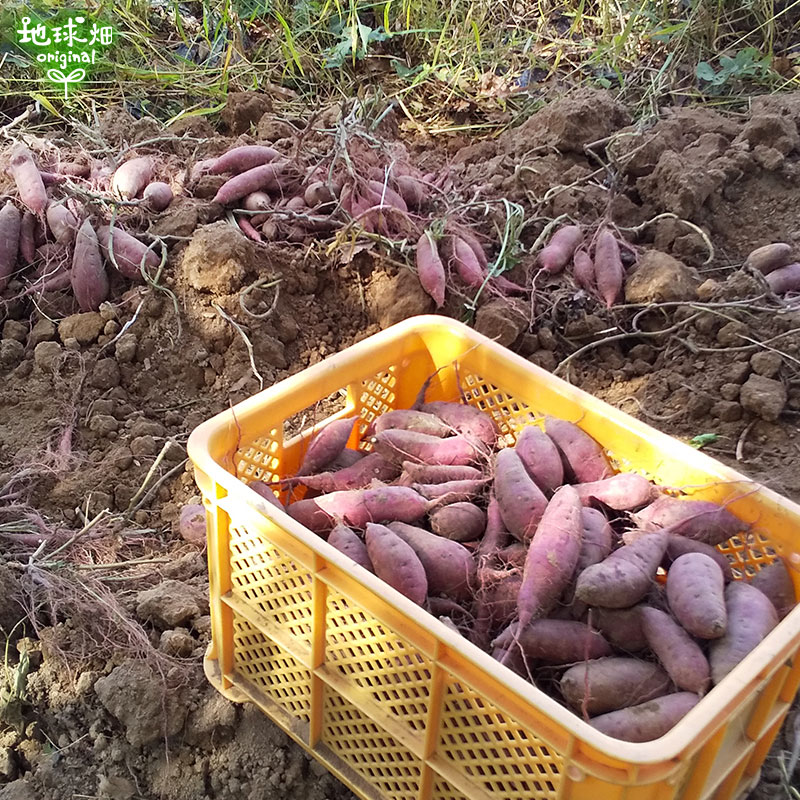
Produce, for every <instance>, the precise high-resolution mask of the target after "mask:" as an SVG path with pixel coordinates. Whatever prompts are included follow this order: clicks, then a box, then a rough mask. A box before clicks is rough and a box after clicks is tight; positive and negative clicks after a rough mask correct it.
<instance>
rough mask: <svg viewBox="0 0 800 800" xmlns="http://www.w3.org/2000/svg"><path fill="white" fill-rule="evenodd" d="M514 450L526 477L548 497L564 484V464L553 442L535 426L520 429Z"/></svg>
mask: <svg viewBox="0 0 800 800" xmlns="http://www.w3.org/2000/svg"><path fill="white" fill-rule="evenodd" d="M514 450H515V451H516V453H517V455H518V456H519V457H520V460H521V461H522V464H523V466H524V467H525V469H526V471H527V473H528V475H530V476H531V478H533V480H534V482H535V483H536V485H537V486H538V487H539V488H540V489H541V490H542V491H543V492H546V493H547V494H548V495H550V494H552V493H553V492H554V491H555V490H556V489H558V487H559V486H561V484H562V483H564V464H563V462H562V461H561V454H560V453H559V451H558V448H557V447H556V445H555V442H554V441H553V440H552V439H551V438H550V437H549V436H548V435H547V434H546V433H545V432H544V431H543V430H542V429H541V428H538V427H536V425H527V426H526V427H525V428H523V429H522V433H520V435H519V438H518V439H517V442H516V444H515V445H514Z"/></svg>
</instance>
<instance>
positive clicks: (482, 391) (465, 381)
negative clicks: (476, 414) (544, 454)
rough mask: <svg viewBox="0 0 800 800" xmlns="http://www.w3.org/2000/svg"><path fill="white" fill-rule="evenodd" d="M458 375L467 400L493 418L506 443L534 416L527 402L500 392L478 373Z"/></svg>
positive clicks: (531, 420)
mask: <svg viewBox="0 0 800 800" xmlns="http://www.w3.org/2000/svg"><path fill="white" fill-rule="evenodd" d="M460 376H461V389H462V391H463V392H464V396H465V397H466V398H467V402H468V403H469V404H470V405H471V406H475V408H479V409H480V410H481V411H485V412H486V413H487V414H489V415H490V416H491V417H493V418H494V420H495V422H496V423H497V424H498V426H499V428H500V434H501V436H502V437H503V439H505V440H506V442H507V443H508V444H513V443H514V442H515V441H516V438H517V435H518V434H519V432H520V431H521V430H522V429H523V428H524V427H525V426H526V425H530V424H531V423H532V422H533V421H534V419H535V418H536V416H537V414H536V412H535V411H534V410H533V409H532V408H531V407H530V406H529V405H528V404H527V403H523V402H521V401H519V400H516V399H514V398H513V397H511V396H510V395H508V394H506V393H505V392H502V391H501V390H500V389H498V388H497V386H495V385H494V384H493V383H490V382H489V381H487V380H484V379H483V378H482V377H481V376H480V375H476V374H475V373H472V372H461V373H460Z"/></svg>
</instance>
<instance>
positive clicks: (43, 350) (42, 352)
mask: <svg viewBox="0 0 800 800" xmlns="http://www.w3.org/2000/svg"><path fill="white" fill-rule="evenodd" d="M62 352H63V351H62V350H61V345H60V344H59V343H58V342H40V343H39V344H37V345H36V347H35V348H34V351H33V360H34V361H35V362H36V366H37V367H39V369H41V370H43V371H45V372H52V371H53V370H54V369H55V368H56V367H57V366H58V364H59V362H60V361H61V355H62Z"/></svg>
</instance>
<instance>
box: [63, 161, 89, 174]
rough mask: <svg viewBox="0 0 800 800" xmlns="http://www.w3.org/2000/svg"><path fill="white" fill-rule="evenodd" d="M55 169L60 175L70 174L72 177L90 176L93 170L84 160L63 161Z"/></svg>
mask: <svg viewBox="0 0 800 800" xmlns="http://www.w3.org/2000/svg"><path fill="white" fill-rule="evenodd" d="M54 169H55V171H56V172H57V173H58V174H59V175H69V176H70V177H71V178H88V177H89V175H90V174H91V171H92V168H91V167H90V166H89V164H87V163H86V162H82V161H62V162H61V163H59V164H56V165H55V167H54Z"/></svg>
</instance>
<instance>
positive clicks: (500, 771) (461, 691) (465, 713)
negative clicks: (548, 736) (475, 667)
mask: <svg viewBox="0 0 800 800" xmlns="http://www.w3.org/2000/svg"><path fill="white" fill-rule="evenodd" d="M439 751H440V752H441V753H442V755H444V756H446V757H447V758H448V759H449V760H450V761H451V763H452V765H453V766H454V767H455V768H456V769H457V770H459V771H460V772H463V773H465V774H466V775H467V776H468V777H469V778H470V779H471V780H472V781H474V782H475V783H477V784H479V785H481V787H482V788H483V790H484V791H485V792H487V793H488V794H491V795H493V796H497V797H502V798H503V800H555V798H556V797H557V795H558V789H559V784H560V781H561V775H560V773H561V771H562V760H561V758H560V757H559V756H557V755H556V754H555V753H554V752H552V751H551V750H550V749H549V748H548V747H547V746H546V745H545V744H544V743H543V742H542V741H541V740H540V739H538V738H536V737H535V736H534V735H533V734H532V733H530V732H529V731H527V730H526V729H524V728H523V727H522V726H521V725H519V724H518V723H517V722H515V721H514V720H513V719H511V718H509V717H508V716H507V715H506V714H505V713H503V712H502V711H500V710H499V709H498V708H496V707H495V706H493V705H492V704H491V703H489V702H487V701H486V700H485V699H484V698H483V697H482V696H481V695H480V694H479V693H478V692H476V691H475V690H473V689H472V688H470V687H469V686H467V685H466V684H465V683H463V682H460V681H457V680H455V679H453V680H451V681H449V682H448V685H447V690H446V693H445V697H444V707H443V712H442V723H441V736H440V739H439Z"/></svg>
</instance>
